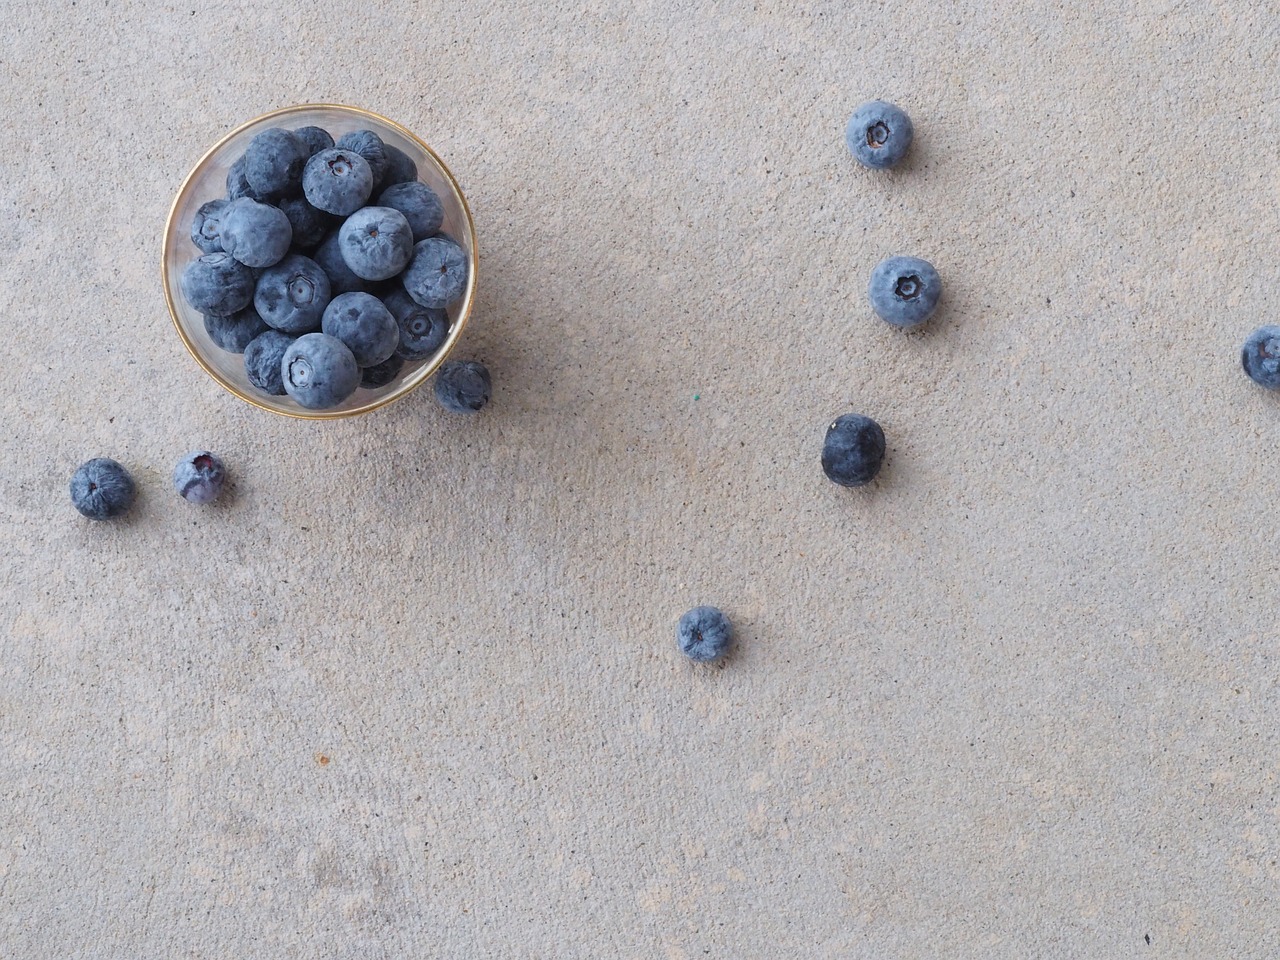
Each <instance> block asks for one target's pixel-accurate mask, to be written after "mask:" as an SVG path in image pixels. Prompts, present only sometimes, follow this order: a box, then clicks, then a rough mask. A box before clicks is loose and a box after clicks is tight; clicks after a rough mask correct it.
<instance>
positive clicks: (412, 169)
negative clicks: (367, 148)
mask: <svg viewBox="0 0 1280 960" xmlns="http://www.w3.org/2000/svg"><path fill="white" fill-rule="evenodd" d="M382 149H383V152H384V153H386V155H387V169H386V171H385V172H384V173H383V174H382V179H381V180H380V181H379V182H378V187H379V189H385V188H386V187H389V186H391V185H392V184H393V183H412V182H413V181H414V180H417V179H418V165H417V164H416V163H414V162H413V160H412V158H411V157H410V156H409V155H408V154H407V153H405V152H404V151H403V150H401V149H400V148H399V147H393V146H392V145H391V144H389V143H386V142H385V141H384V142H383V144H382ZM384 206H385V204H384Z"/></svg>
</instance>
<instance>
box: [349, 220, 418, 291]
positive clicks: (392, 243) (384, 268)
mask: <svg viewBox="0 0 1280 960" xmlns="http://www.w3.org/2000/svg"><path fill="white" fill-rule="evenodd" d="M338 243H339V248H340V249H341V250H342V258H343V259H344V260H346V261H347V266H348V267H350V268H351V272H352V273H354V274H355V275H356V276H357V277H363V278H364V279H365V280H389V279H391V278H392V277H394V276H395V275H396V274H397V273H399V272H400V271H401V270H403V269H404V268H405V266H406V265H407V264H408V263H409V258H410V257H411V256H413V231H412V230H410V229H409V221H408V220H406V219H405V217H404V214H403V213H401V212H400V211H399V210H393V209H392V208H391V207H364V208H362V209H360V210H357V211H356V212H355V213H353V214H352V215H351V216H349V217H347V219H346V220H345V221H343V224H342V226H341V227H340V228H339V230H338Z"/></svg>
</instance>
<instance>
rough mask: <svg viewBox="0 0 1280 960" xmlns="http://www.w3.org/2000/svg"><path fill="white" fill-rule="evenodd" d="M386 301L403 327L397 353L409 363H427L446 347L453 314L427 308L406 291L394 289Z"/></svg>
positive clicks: (384, 301) (384, 299) (399, 324)
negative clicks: (426, 361) (450, 316)
mask: <svg viewBox="0 0 1280 960" xmlns="http://www.w3.org/2000/svg"><path fill="white" fill-rule="evenodd" d="M382 302H383V303H384V304H385V305H386V308H387V309H388V310H390V311H391V316H393V317H395V321H396V324H397V325H398V326H399V327H400V346H399V347H397V348H396V353H397V354H398V355H399V356H401V357H403V358H404V359H405V360H425V359H427V357H430V356H432V355H433V354H434V353H435V352H436V351H437V350H439V349H440V348H441V347H442V346H444V342H445V340H447V339H448V337H449V314H447V313H446V312H445V311H443V310H438V309H434V308H432V307H424V306H423V305H422V304H420V303H418V302H417V301H416V300H414V299H413V298H412V297H410V296H409V295H408V294H407V293H405V292H404V291H403V290H392V291H391V292H390V293H388V294H387V295H386V296H385V297H383V298H382Z"/></svg>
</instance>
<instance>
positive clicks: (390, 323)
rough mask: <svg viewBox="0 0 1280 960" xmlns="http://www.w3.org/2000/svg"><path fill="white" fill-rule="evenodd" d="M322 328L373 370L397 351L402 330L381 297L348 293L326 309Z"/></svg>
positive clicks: (336, 298) (334, 299)
mask: <svg viewBox="0 0 1280 960" xmlns="http://www.w3.org/2000/svg"><path fill="white" fill-rule="evenodd" d="M320 329H322V330H323V331H324V332H325V333H327V334H328V335H329V336H331V337H337V338H338V339H339V340H341V341H342V342H343V343H345V344H346V345H347V347H348V349H350V350H351V353H352V354H353V355H354V356H355V358H356V363H358V364H359V365H360V366H362V367H372V366H375V365H377V364H379V363H382V361H383V360H386V359H387V357H389V356H391V355H392V354H393V353H395V352H396V347H398V346H399V345H400V328H399V327H398V326H396V321H395V318H394V317H392V316H391V313H390V311H388V310H387V308H386V307H384V306H383V305H382V301H381V300H379V299H378V298H377V297H375V296H372V295H370V294H367V293H344V294H340V295H339V296H336V297H334V298H333V300H331V301H330V303H329V306H327V307H326V308H325V311H324V318H323V319H322V320H321V323H320Z"/></svg>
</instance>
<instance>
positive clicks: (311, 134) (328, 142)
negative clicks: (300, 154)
mask: <svg viewBox="0 0 1280 960" xmlns="http://www.w3.org/2000/svg"><path fill="white" fill-rule="evenodd" d="M293 135H294V136H295V137H297V138H298V139H299V140H301V141H302V142H303V143H305V144H306V145H307V157H308V158H310V157H314V156H315V155H316V154H317V153H319V152H320V151H321V150H332V149H333V137H331V136H329V131H328V130H325V129H324V128H323V127H299V128H298V129H297V130H295V131H293Z"/></svg>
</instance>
